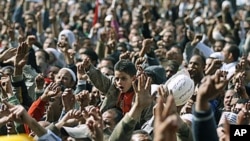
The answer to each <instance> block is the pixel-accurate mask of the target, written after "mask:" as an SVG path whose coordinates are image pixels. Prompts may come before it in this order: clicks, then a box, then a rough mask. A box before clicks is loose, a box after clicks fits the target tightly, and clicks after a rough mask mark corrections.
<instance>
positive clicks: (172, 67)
mask: <svg viewBox="0 0 250 141" xmlns="http://www.w3.org/2000/svg"><path fill="white" fill-rule="evenodd" d="M161 65H162V66H163V67H164V68H165V71H166V77H167V79H169V78H170V77H172V76H173V75H174V74H176V73H177V71H178V70H179V64H178V63H177V61H174V60H167V61H164V62H162V63H161Z"/></svg>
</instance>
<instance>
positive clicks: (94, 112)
mask: <svg viewBox="0 0 250 141" xmlns="http://www.w3.org/2000/svg"><path fill="white" fill-rule="evenodd" d="M88 114H89V116H90V118H88V119H87V121H86V124H87V125H88V127H89V129H90V131H91V133H92V138H93V139H94V140H95V141H103V126H104V125H103V120H102V114H101V112H100V110H99V109H97V108H92V109H91V110H90V111H89V113H88Z"/></svg>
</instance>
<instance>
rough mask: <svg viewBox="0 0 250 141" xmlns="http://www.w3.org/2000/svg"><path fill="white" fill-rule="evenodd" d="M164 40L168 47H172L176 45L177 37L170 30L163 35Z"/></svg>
mask: <svg viewBox="0 0 250 141" xmlns="http://www.w3.org/2000/svg"><path fill="white" fill-rule="evenodd" d="M162 40H163V41H164V42H165V43H166V46H170V45H172V44H173V43H174V40H175V37H174V33H173V32H172V31H170V30H168V31H166V32H165V33H164V34H163V37H162Z"/></svg>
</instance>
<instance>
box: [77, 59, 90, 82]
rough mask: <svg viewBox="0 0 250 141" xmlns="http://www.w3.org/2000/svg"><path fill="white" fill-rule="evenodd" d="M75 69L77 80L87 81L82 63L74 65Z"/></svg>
mask: <svg viewBox="0 0 250 141" xmlns="http://www.w3.org/2000/svg"><path fill="white" fill-rule="evenodd" d="M76 68H77V79H78V80H85V81H86V80H88V75H87V74H86V72H85V66H84V62H80V63H77V64H76Z"/></svg>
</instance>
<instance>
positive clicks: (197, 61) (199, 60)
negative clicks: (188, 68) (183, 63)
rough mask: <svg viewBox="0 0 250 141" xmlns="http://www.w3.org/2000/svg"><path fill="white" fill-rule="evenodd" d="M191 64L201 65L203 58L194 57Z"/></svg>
mask: <svg viewBox="0 0 250 141" xmlns="http://www.w3.org/2000/svg"><path fill="white" fill-rule="evenodd" d="M190 62H196V63H201V62H202V60H201V57H200V56H193V57H192V58H191V59H190Z"/></svg>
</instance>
